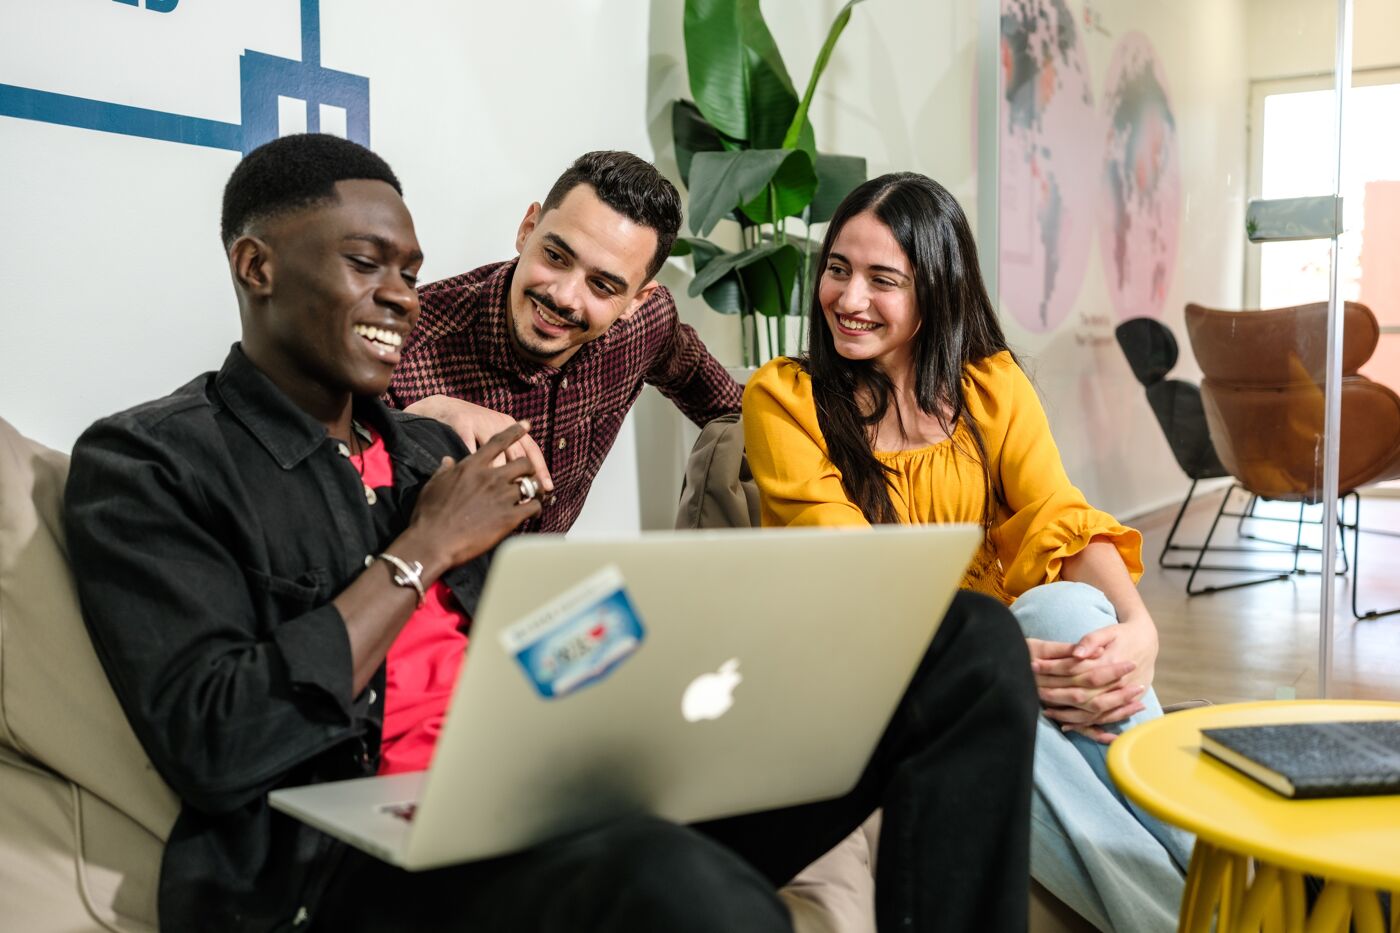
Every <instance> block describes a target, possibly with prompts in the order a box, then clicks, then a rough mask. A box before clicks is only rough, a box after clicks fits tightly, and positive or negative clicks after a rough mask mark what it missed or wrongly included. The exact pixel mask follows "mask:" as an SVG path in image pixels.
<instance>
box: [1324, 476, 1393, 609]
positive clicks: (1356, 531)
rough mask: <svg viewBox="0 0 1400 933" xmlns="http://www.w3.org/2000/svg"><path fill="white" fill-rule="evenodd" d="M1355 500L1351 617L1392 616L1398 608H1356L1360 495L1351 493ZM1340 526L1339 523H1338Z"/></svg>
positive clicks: (1353, 512)
mask: <svg viewBox="0 0 1400 933" xmlns="http://www.w3.org/2000/svg"><path fill="white" fill-rule="evenodd" d="M1351 495H1352V496H1354V497H1355V498H1354V499H1353V500H1352V518H1353V524H1352V526H1351V553H1352V567H1353V571H1352V575H1351V616H1352V618H1353V619H1357V620H1360V619H1379V618H1381V617H1383V616H1393V615H1395V614H1396V613H1397V612H1400V606H1396V607H1395V608H1394V609H1385V610H1380V609H1370V610H1367V611H1366V612H1361V611H1360V610H1359V609H1357V608H1356V599H1357V590H1359V589H1361V494H1360V493H1357V492H1353V493H1351ZM1339 524H1340V522H1339Z"/></svg>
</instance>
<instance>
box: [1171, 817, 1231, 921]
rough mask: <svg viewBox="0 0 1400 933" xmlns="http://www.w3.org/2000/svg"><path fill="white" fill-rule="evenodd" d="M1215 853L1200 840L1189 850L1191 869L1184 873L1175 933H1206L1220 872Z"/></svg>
mask: <svg viewBox="0 0 1400 933" xmlns="http://www.w3.org/2000/svg"><path fill="white" fill-rule="evenodd" d="M1216 851H1217V850H1216V848H1215V846H1213V845H1211V844H1210V843H1208V842H1204V841H1202V840H1200V839H1197V840H1196V847H1195V848H1194V849H1192V850H1191V865H1190V867H1189V868H1188V869H1187V872H1186V890H1185V891H1183V892H1182V895H1181V916H1180V917H1179V918H1177V925H1176V929H1177V933H1210V925H1211V924H1210V921H1211V915H1212V914H1214V912H1215V895H1216V890H1217V888H1218V886H1219V884H1220V878H1219V872H1220V870H1221V868H1222V866H1221V864H1220V862H1219V861H1218V860H1217V858H1216Z"/></svg>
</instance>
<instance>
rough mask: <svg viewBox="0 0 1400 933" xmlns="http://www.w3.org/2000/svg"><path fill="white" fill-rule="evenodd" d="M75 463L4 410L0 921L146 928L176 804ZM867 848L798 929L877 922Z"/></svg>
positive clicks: (40, 927)
mask: <svg viewBox="0 0 1400 933" xmlns="http://www.w3.org/2000/svg"><path fill="white" fill-rule="evenodd" d="M67 472H68V458H67V457H66V456H65V455H63V454H61V453H58V452H56V451H53V450H49V449H47V448H45V447H43V446H42V445H40V444H37V443H35V442H33V441H31V440H29V439H27V438H25V437H23V436H21V435H20V434H19V432H17V431H16V430H15V429H14V428H13V427H12V426H11V425H10V424H9V423H7V422H6V421H4V420H3V419H0V929H3V930H5V931H10V930H13V931H16V933H94V931H102V930H106V931H118V933H151V931H154V930H155V929H156V882H157V879H158V877H159V870H160V858H161V852H162V847H163V845H164V841H165V838H166V836H167V835H168V833H169V831H170V828H171V826H172V825H173V824H174V822H175V816H176V813H177V811H178V808H179V802H178V801H177V799H176V798H175V796H174V794H173V793H172V792H171V791H170V789H169V788H168V787H167V786H166V785H165V783H164V782H163V781H162V780H161V779H160V777H159V776H158V775H157V774H156V773H155V771H154V769H153V768H152V766H151V764H150V761H149V760H148V759H147V758H146V755H145V753H144V752H143V751H142V750H141V747H140V745H139V744H138V743H137V741H136V736H135V735H134V734H133V733H132V731H131V727H130V726H129V725H128V724H127V722H126V718H125V717H124V716H123V715H122V712H121V710H120V708H119V706H118V704H117V700H116V697H115V695H114V694H113V693H112V689H111V687H110V686H109V685H108V683H107V678H106V675H105V674H104V673H103V671H102V668H101V666H100V664H99V663H98V660H97V656H96V654H95V653H94V652H93V649H92V645H91V643H90V642H89V640H88V637H87V632H86V630H85V629H84V627H83V624H82V619H81V616H80V614H79V610H78V602H77V596H76V593H75V591H74V586H73V578H72V573H71V571H70V570H69V567H68V562H67V557H66V550H65V545H64V539H63V527H62V521H61V510H62V498H61V497H62V492H63V484H64V481H65V479H66V477H67ZM868 829H869V831H870V832H874V826H873V825H872V826H871V827H869V828H868ZM870 853H871V845H870V842H869V839H868V837H867V835H866V833H864V832H859V833H856V834H854V835H852V836H851V837H850V838H848V839H847V840H846V841H845V842H844V843H843V844H842V845H841V846H839V847H838V848H837V849H836V850H833V852H832V853H831V854H830V855H828V856H827V857H826V858H824V859H823V860H822V861H820V862H818V863H817V864H816V865H814V866H813V867H812V868H811V869H809V870H808V872H806V873H805V874H804V875H803V876H802V877H800V878H799V879H797V881H795V882H794V883H793V884H792V885H789V886H788V887H787V888H786V889H784V891H783V892H782V894H783V897H784V899H785V900H786V901H787V903H788V905H789V907H790V908H791V909H792V912H793V916H794V918H795V920H796V924H795V925H796V928H797V930H798V931H799V933H828V931H836V933H863V931H869V930H873V926H874V923H873V901H872V897H873V891H874V883H873V878H872V866H871V855H870ZM1047 909H1048V910H1050V911H1052V913H1046V910H1047ZM1055 912H1058V913H1060V914H1064V913H1065V911H1064V908H1063V905H1060V904H1059V903H1058V902H1056V901H1054V900H1053V899H1052V898H1048V897H1046V898H1037V903H1036V904H1035V905H1033V909H1032V917H1033V921H1032V929H1033V930H1035V931H1037V933H1054V931H1059V930H1079V929H1087V928H1085V927H1076V926H1066V925H1065V923H1064V922H1063V921H1061V920H1058V919H1056V917H1055V915H1054V913H1055ZM1069 916H1070V917H1072V915H1069Z"/></svg>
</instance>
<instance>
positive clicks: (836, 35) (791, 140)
mask: <svg viewBox="0 0 1400 933" xmlns="http://www.w3.org/2000/svg"><path fill="white" fill-rule="evenodd" d="M860 2H861V0H849V2H847V4H846V5H845V6H843V7H842V8H841V12H839V13H837V14H836V19H834V20H832V23H831V28H830V29H828V30H827V33H826V41H825V42H824V43H822V49H821V51H820V52H818V53H817V60H816V61H815V62H814V63H813V64H812V76H811V77H810V78H808V79H807V90H805V91H803V92H802V103H801V104H799V105H798V107H797V110H796V111H795V112H794V113H793V116H792V118H791V122H790V123H789V125H788V128H787V132H786V133H785V134H784V135H783V141H782V144H781V145H782V148H784V149H791V148H793V147H794V146H796V145H798V139H799V138H800V137H801V134H802V128H803V126H804V125H806V124H807V108H809V107H810V106H812V95H813V94H814V93H815V92H816V90H817V82H818V81H820V80H821V77H822V72H824V71H826V65H827V62H829V61H830V60H831V50H832V49H834V48H835V47H836V40H837V39H840V38H841V33H842V32H843V31H844V30H845V28H846V24H847V23H849V22H850V21H851V7H853V6H855V5H856V4H857V3H860Z"/></svg>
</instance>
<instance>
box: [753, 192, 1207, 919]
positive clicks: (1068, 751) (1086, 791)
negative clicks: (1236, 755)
mask: <svg viewBox="0 0 1400 933" xmlns="http://www.w3.org/2000/svg"><path fill="white" fill-rule="evenodd" d="M820 269H821V279H820V284H819V286H818V289H817V294H816V299H815V301H814V302H813V306H812V309H811V335H812V338H811V349H810V352H809V354H808V355H807V356H806V357H802V358H798V359H793V358H786V357H785V358H780V359H776V360H773V361H772V362H770V363H769V364H768V365H766V366H764V367H763V368H762V369H760V370H759V371H758V372H757V373H755V374H754V376H753V378H752V379H751V380H750V381H749V385H748V388H747V390H746V392H745V394H744V435H745V442H746V446H747V450H748V457H749V463H750V466H751V467H752V470H753V475H754V479H755V480H756V481H757V484H758V488H759V494H760V500H761V503H762V515H763V524H764V525H775V526H782V525H822V526H833V525H867V524H880V523H884V524H894V523H901V524H925V523H934V522H972V523H976V524H980V525H982V527H983V528H984V529H985V539H984V542H983V545H982V547H981V549H980V550H979V551H978V553H977V555H976V557H975V558H974V559H973V562H972V565H971V566H970V567H969V569H968V571H967V574H966V576H965V577H964V580H963V586H964V587H966V588H968V589H974V590H979V591H981V592H983V593H987V594H989V595H992V596H995V597H997V598H998V599H1001V600H1002V601H1003V602H1005V603H1007V604H1009V605H1010V606H1011V609H1012V612H1013V613H1014V614H1015V615H1016V617H1017V619H1018V621H1019V622H1020V623H1021V627H1022V630H1023V631H1024V633H1025V634H1026V637H1027V644H1028V646H1029V647H1030V652H1031V658H1032V669H1033V671H1034V673H1035V676H1036V681H1037V685H1038V687H1039V691H1040V698H1041V703H1042V706H1043V708H1044V716H1043V717H1042V718H1041V723H1040V727H1039V729H1038V732H1037V738H1036V755H1035V757H1036V763H1035V794H1034V798H1033V804H1032V827H1031V839H1032V841H1031V871H1032V874H1033V875H1034V876H1035V877H1036V878H1037V880H1039V881H1040V882H1041V883H1042V884H1044V885H1045V886H1046V887H1047V888H1049V889H1050V890H1051V891H1053V892H1054V893H1055V894H1056V895H1057V896H1059V897H1060V898H1061V899H1062V900H1064V901H1066V902H1067V903H1068V904H1069V905H1070V906H1072V907H1074V908H1075V909H1076V910H1077V911H1078V912H1079V913H1081V914H1082V915H1083V916H1085V917H1086V918H1087V919H1089V920H1090V921H1091V922H1093V923H1094V924H1095V925H1096V926H1098V927H1099V928H1100V929H1103V930H1133V931H1147V933H1151V931H1156V930H1161V931H1163V933H1166V931H1170V930H1174V929H1176V912H1177V905H1178V903H1179V902H1180V898H1181V891H1182V872H1183V870H1184V868H1185V865H1186V860H1187V858H1188V856H1189V851H1190V843H1191V841H1190V839H1189V837H1186V836H1184V835H1183V834H1181V833H1179V832H1178V831H1176V830H1173V829H1171V828H1169V827H1166V826H1164V825H1163V824H1161V823H1159V822H1158V821H1156V820H1154V819H1152V818H1151V817H1150V816H1148V815H1146V814H1145V813H1142V812H1140V811H1137V810H1135V809H1134V808H1132V807H1131V805H1130V804H1128V803H1127V802H1126V800H1124V799H1123V798H1122V797H1121V795H1119V794H1118V793H1117V792H1116V790H1115V789H1114V788H1113V786H1112V783H1111V782H1110V781H1109V779H1108V775H1107V771H1106V768H1105V766H1104V750H1105V746H1106V745H1107V743H1108V742H1110V741H1112V739H1113V737H1114V735H1115V734H1116V733H1117V732H1119V731H1121V730H1122V729H1123V728H1126V727H1128V726H1131V725H1132V724H1134V723H1135V722H1137V721H1139V720H1141V719H1143V718H1147V717H1151V716H1157V715H1160V714H1161V707H1160V706H1159V705H1158V704H1157V700H1156V697H1155V695H1154V694H1153V692H1152V690H1151V681H1152V670H1153V664H1154V662H1155V660H1156V656H1157V631H1156V627H1155V626H1154V624H1153V622H1152V617H1151V616H1150V615H1149V613H1148V612H1147V608H1146V607H1145V606H1144V605H1143V602H1142V599H1141V598H1140V597H1139V595H1138V592H1137V589H1136V586H1135V580H1136V578H1137V577H1138V576H1140V575H1141V573H1142V560H1141V550H1142V538H1141V536H1140V535H1139V534H1138V532H1136V531H1134V530H1133V529H1131V528H1127V527H1124V526H1123V525H1121V524H1119V523H1118V522H1117V521H1116V520H1115V519H1114V518H1113V516H1111V515H1108V514H1106V513H1104V512H1101V511H1098V510H1097V509H1094V508H1093V507H1092V506H1090V505H1089V504H1088V502H1086V501H1085V499H1084V496H1083V494H1082V493H1081V492H1080V491H1079V490H1078V489H1076V488H1075V487H1074V485H1073V484H1072V483H1071V482H1070V481H1069V477H1068V476H1067V475H1066V474H1065V470H1064V467H1063V465H1062V464H1061V462H1060V455H1059V451H1058V450H1057V449H1056V447H1055V441H1054V438H1052V437H1051V434H1050V427H1049V423H1048V422H1047V420H1046V417H1045V412H1044V409H1043V408H1042V407H1041V404H1040V401H1039V399H1038V398H1037V397H1036V393H1035V390H1034V388H1033V387H1032V386H1031V383H1030V380H1029V379H1027V377H1026V375H1025V373H1024V372H1022V370H1021V367H1020V365H1019V363H1018V361H1017V359H1016V357H1015V355H1014V354H1012V352H1011V350H1010V348H1009V347H1008V346H1007V343H1006V338H1005V337H1004V336H1003V334H1002V330H1001V325H1000V324H999V322H998V321H997V317H996V313H995V311H994V310H993V308H992V305H991V302H990V301H989V300H988V298H987V294H986V289H985V288H984V286H983V284H982V276H981V272H980V271H979V269H978V265H977V254H976V247H975V244H974V242H973V239H972V234H971V230H970V229H969V227H968V224H967V219H966V217H965V216H964V215H963V212H962V209H961V208H960V207H959V206H958V203H957V201H956V200H955V199H954V198H953V197H952V195H950V194H949V193H948V192H947V191H946V190H945V189H944V188H943V187H942V186H940V185H939V184H938V183H937V182H934V181H933V180H931V179H929V178H926V177H924V176H922V175H917V174H912V173H900V174H893V175H885V176H882V177H880V178H876V179H873V180H871V181H869V182H866V183H865V184H864V185H862V186H861V187H859V188H857V189H856V190H855V191H853V192H852V193H851V194H850V196H849V197H847V198H846V200H845V201H844V202H843V203H842V205H841V207H840V208H839V209H838V210H837V212H836V215H835V216H834V217H833V218H832V220H831V223H830V226H829V227H828V230H827V235H826V240H825V242H824V243H823V246H822V254H821V266H820Z"/></svg>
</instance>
